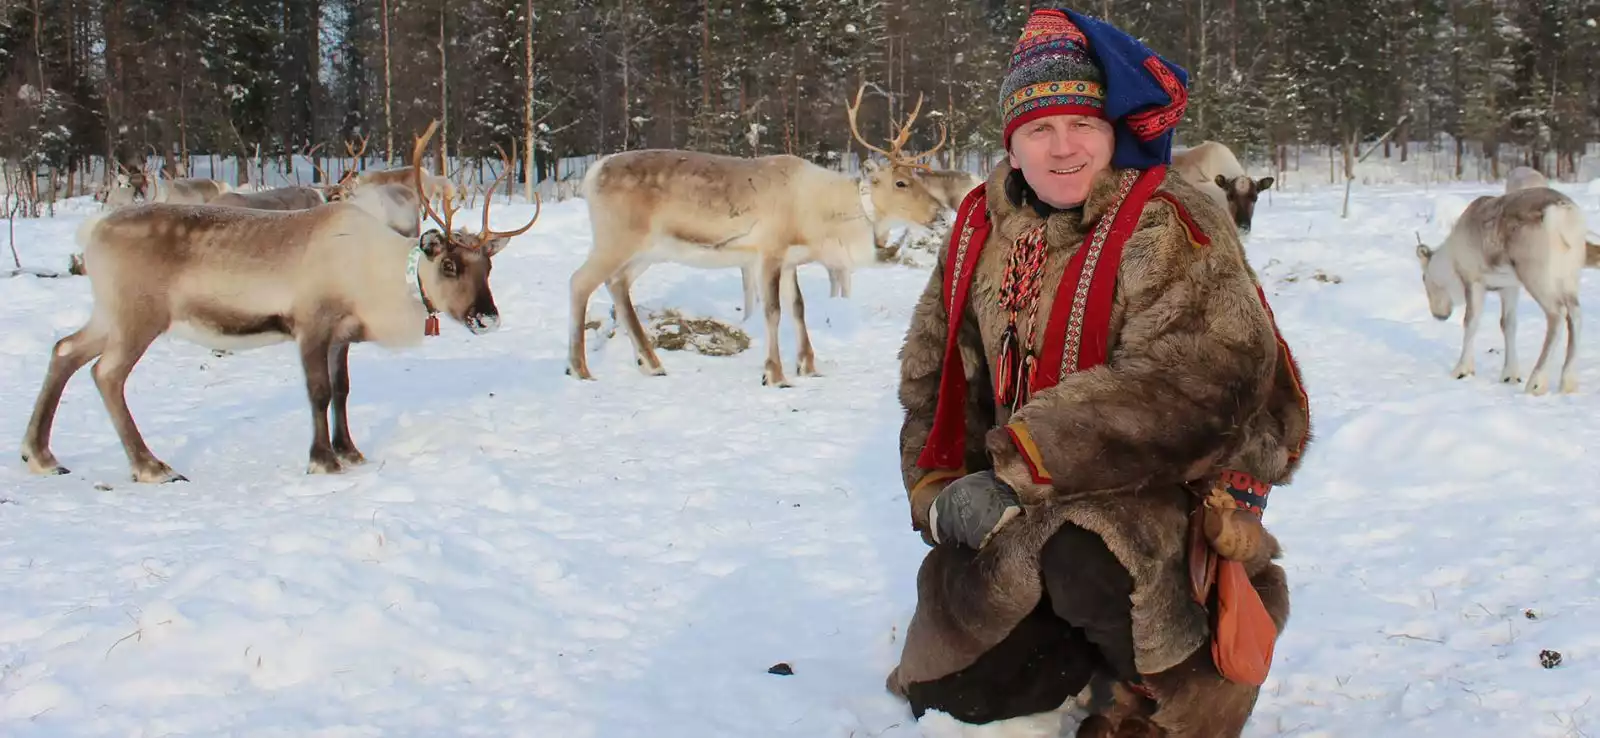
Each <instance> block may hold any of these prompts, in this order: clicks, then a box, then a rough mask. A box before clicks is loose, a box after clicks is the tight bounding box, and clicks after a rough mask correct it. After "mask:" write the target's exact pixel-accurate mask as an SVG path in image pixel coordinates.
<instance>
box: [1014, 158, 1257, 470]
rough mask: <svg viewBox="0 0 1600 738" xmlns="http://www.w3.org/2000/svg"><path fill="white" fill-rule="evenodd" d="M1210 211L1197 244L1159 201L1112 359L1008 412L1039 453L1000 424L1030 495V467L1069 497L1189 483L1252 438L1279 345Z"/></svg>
mask: <svg viewBox="0 0 1600 738" xmlns="http://www.w3.org/2000/svg"><path fill="white" fill-rule="evenodd" d="M1170 188H1171V185H1170V184H1169V185H1167V186H1165V187H1163V189H1164V190H1168V189H1170ZM1182 189H1187V190H1188V191H1187V192H1182V191H1180V192H1177V193H1175V194H1176V195H1178V196H1179V197H1180V198H1181V199H1183V200H1186V201H1192V197H1193V196H1202V195H1199V193H1198V192H1197V191H1194V190H1193V188H1182ZM1189 209H1190V210H1198V209H1199V208H1189ZM1210 215H1211V214H1210V213H1204V214H1201V213H1195V216H1196V217H1197V218H1198V219H1199V222H1200V226H1201V227H1202V229H1204V230H1205V231H1206V232H1207V233H1208V234H1210V236H1211V243H1210V244H1209V245H1196V244H1194V243H1191V241H1190V240H1189V237H1188V232H1187V231H1185V230H1184V228H1183V226H1182V224H1181V221H1180V219H1179V216H1178V214H1177V211H1176V210H1175V209H1174V208H1173V206H1172V205H1171V204H1169V203H1166V202H1163V201H1160V200H1156V199H1152V200H1150V201H1149V203H1147V204H1146V205H1145V209H1144V212H1143V213H1142V214H1141V218H1140V221H1139V226H1138V228H1137V230H1136V231H1135V232H1134V234H1133V235H1132V236H1131V237H1130V238H1129V240H1128V242H1127V244H1126V246H1125V248H1124V252H1123V261H1122V264H1121V268H1120V270H1119V272H1118V289H1117V293H1118V294H1117V297H1116V305H1115V306H1114V307H1113V318H1112V330H1113V336H1114V338H1113V342H1112V346H1111V351H1110V355H1109V357H1108V359H1107V363H1105V364H1103V365H1100V366H1098V367H1095V368H1093V369H1090V370H1088V371H1084V372H1079V373H1074V374H1070V375H1068V376H1066V377H1064V378H1063V379H1062V381H1061V382H1060V383H1059V384H1057V385H1056V386H1054V387H1051V388H1049V389H1048V390H1045V391H1042V392H1040V393H1039V394H1038V395H1036V396H1034V397H1033V398H1032V399H1030V400H1029V401H1028V402H1027V404H1025V405H1024V406H1023V407H1022V408H1021V409H1020V410H1018V411H1017V413H1015V414H1014V415H1013V416H1012V417H1011V418H1010V419H1009V421H1008V425H1009V426H1011V427H1013V431H1018V430H1020V431H1022V434H1023V435H1024V436H1025V437H1031V440H1032V442H1033V443H1032V445H1033V447H1034V449H1031V450H1030V452H1029V454H1028V455H1027V456H1025V455H1024V452H1023V451H1022V450H1020V448H1019V445H1018V444H1017V443H1016V442H1014V441H1013V440H1012V434H1011V433H1008V432H1007V430H1006V429H1005V428H1004V427H1002V428H995V429H993V430H991V431H989V433H988V435H987V439H986V446H987V449H988V451H989V453H990V454H991V455H992V456H993V458H994V466H995V468H996V471H997V473H998V474H999V475H1000V477H1001V478H1002V479H1003V480H1005V481H1006V482H1008V483H1010V484H1012V485H1013V486H1016V487H1018V489H1019V490H1021V491H1023V492H1024V499H1028V501H1030V502H1036V501H1038V500H1037V499H1029V498H1030V497H1034V495H1036V494H1038V493H1039V492H1040V491H1041V490H1040V486H1039V485H1037V484H1035V483H1034V482H1033V475H1032V474H1031V472H1030V471H1029V466H1028V464H1040V465H1042V467H1043V469H1044V470H1045V471H1047V472H1048V473H1049V477H1050V479H1051V484H1050V487H1051V488H1053V490H1050V489H1048V488H1046V490H1045V493H1046V494H1049V493H1053V494H1058V495H1059V494H1062V493H1072V492H1076V491H1089V490H1103V489H1124V488H1134V487H1139V486H1143V485H1147V484H1158V483H1176V482H1182V481H1187V480H1189V479H1193V478H1196V477H1199V476H1201V475H1203V474H1205V473H1207V472H1209V471H1211V469H1212V467H1213V466H1214V465H1216V464H1217V463H1218V462H1219V461H1222V460H1224V459H1226V458H1227V457H1228V456H1230V455H1231V454H1232V453H1234V451H1235V449H1237V447H1238V446H1239V445H1240V443H1241V441H1242V440H1243V439H1242V436H1243V435H1244V434H1245V432H1246V431H1245V430H1244V429H1245V428H1246V426H1247V425H1248V424H1249V423H1250V421H1252V419H1253V418H1254V416H1255V415H1256V413H1257V412H1258V411H1259V410H1260V409H1261V408H1262V406H1263V404H1264V403H1265V401H1266V400H1267V397H1268V395H1269V393H1270V392H1271V389H1272V385H1273V379H1274V376H1275V372H1276V369H1277V366H1276V364H1277V344H1276V339H1275V335H1274V332H1273V328H1272V324H1271V321H1270V318H1269V317H1268V315H1267V312H1266V309H1265V308H1264V307H1263V306H1262V304H1261V302H1260V299H1259V297H1258V296H1257V293H1256V288H1255V282H1254V280H1253V279H1252V277H1251V275H1250V272H1249V270H1248V267H1247V265H1246V263H1245V260H1244V251H1243V248H1242V247H1241V246H1240V244H1239V240H1238V237H1237V236H1236V235H1234V233H1233V232H1232V230H1231V229H1229V228H1225V227H1216V226H1217V225H1219V224H1217V223H1216V221H1215V220H1213V219H1212V218H1211V217H1208V216H1210ZM1030 492H1032V494H1030Z"/></svg>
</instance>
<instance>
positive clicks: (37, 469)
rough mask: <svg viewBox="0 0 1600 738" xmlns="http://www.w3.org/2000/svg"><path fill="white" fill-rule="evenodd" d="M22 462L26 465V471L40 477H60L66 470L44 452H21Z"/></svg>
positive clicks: (50, 455)
mask: <svg viewBox="0 0 1600 738" xmlns="http://www.w3.org/2000/svg"><path fill="white" fill-rule="evenodd" d="M22 462H23V463H25V464H27V465H28V471H29V472H32V473H34V474H38V475H41V476H60V475H62V474H66V473H68V472H67V468H66V467H64V466H62V465H61V463H60V462H58V461H56V457H55V456H54V455H52V454H51V453H50V452H48V451H46V452H44V453H42V454H30V453H28V452H27V451H23V452H22Z"/></svg>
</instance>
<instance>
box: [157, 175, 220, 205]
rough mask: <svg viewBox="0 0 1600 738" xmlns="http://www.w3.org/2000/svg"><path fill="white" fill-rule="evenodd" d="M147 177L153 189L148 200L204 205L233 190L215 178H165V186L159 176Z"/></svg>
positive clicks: (174, 203) (172, 203)
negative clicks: (153, 191) (152, 193)
mask: <svg viewBox="0 0 1600 738" xmlns="http://www.w3.org/2000/svg"><path fill="white" fill-rule="evenodd" d="M147 179H148V181H149V182H150V187H151V189H154V190H155V193H154V195H153V196H152V197H150V198H149V200H148V201H149V202H155V203H166V204H169V205H204V204H206V203H208V202H211V201H212V200H215V199H217V198H218V197H221V196H222V195H224V194H227V193H228V192H231V191H233V188H232V187H230V186H229V185H228V183H227V182H219V181H217V180H215V179H193V178H186V179H172V180H167V182H166V184H165V186H163V185H162V184H161V182H160V178H159V177H148V178H147Z"/></svg>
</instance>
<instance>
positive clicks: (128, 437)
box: [22, 121, 539, 482]
mask: <svg viewBox="0 0 1600 738" xmlns="http://www.w3.org/2000/svg"><path fill="white" fill-rule="evenodd" d="M437 127H438V121H434V124H433V125H431V126H429V127H428V130H427V132H426V133H425V134H424V135H423V136H422V137H421V138H420V139H418V140H417V142H416V146H415V148H414V149H413V152H412V158H413V159H420V158H421V156H422V152H423V150H424V148H426V146H427V142H428V139H430V138H432V136H433V132H434V130H435V129H436V128H437ZM416 186H417V187H418V188H419V189H420V188H421V187H422V182H421V181H418V182H416ZM445 212H446V217H445V218H443V219H442V220H441V219H440V218H439V217H438V215H437V214H436V213H434V211H433V209H432V207H431V206H430V207H429V208H428V215H429V217H430V218H433V219H434V220H435V221H436V222H438V223H439V224H440V225H441V226H442V227H443V229H444V230H443V231H442V232H441V231H439V230H430V231H428V233H427V234H426V235H424V236H422V238H421V240H420V241H419V240H417V239H413V238H406V237H404V236H401V235H399V234H397V233H395V232H394V231H392V230H390V229H389V228H388V227H387V226H386V225H385V224H384V223H383V222H381V221H380V220H378V219H376V218H374V217H372V216H371V215H369V214H368V213H367V212H366V211H365V210H362V209H361V208H359V207H357V206H355V205H349V204H344V203H330V204H328V205H325V206H320V207H317V208H313V209H310V210H291V211H278V212H275V211H263V210H247V209H244V208H231V207H216V206H210V205H162V204H151V205H142V206H137V207H132V208H124V209H120V210H115V211H112V212H111V213H110V214H108V215H100V216H96V217H94V218H91V219H90V220H88V221H86V222H85V223H84V224H83V226H81V227H80V228H79V230H78V240H79V242H80V243H81V244H83V246H84V257H85V259H86V260H87V262H88V266H89V279H90V282H91V284H92V287H91V289H92V292H93V294H94V307H93V309H92V311H91V313H90V317H89V322H88V324H87V325H85V326H84V327H83V328H81V329H79V330H78V331H77V332H76V333H73V334H72V335H70V336H67V337H66V338H63V339H61V340H60V341H58V342H57V343H56V345H55V349H54V350H53V351H52V352H51V354H50V367H49V369H48V370H47V371H46V373H45V377H44V383H43V385H42V386H41V387H40V390H39V396H38V399H37V401H36V402H35V404H34V408H33V416H32V418H31V419H30V420H29V421H28V428H27V431H26V434H25V436H24V438H23V441H22V459H23V461H25V462H27V464H28V468H29V469H30V470H31V471H33V472H35V473H39V474H52V473H54V474H62V473H65V472H66V470H65V469H64V468H62V466H61V464H60V463H59V462H57V460H56V457H55V455H54V454H53V453H51V451H50V428H51V425H52V423H53V421H54V419H55V413H56V407H57V405H59V403H60V401H61V393H62V390H63V389H64V388H65V387H66V385H67V381H68V380H69V379H70V378H71V377H72V375H73V374H74V373H76V372H77V371H78V370H79V369H81V368H82V367H83V366H84V364H87V363H88V362H89V361H90V360H92V359H94V358H95V357H99V361H97V362H96V363H95V366H94V370H93V373H94V381H95V385H96V386H97V387H98V388H99V390H100V396H101V399H102V400H104V402H105V405H106V410H107V411H108V412H109V413H110V415H111V421H112V425H113V426H114V427H115V428H116V431H117V435H118V437H119V438H120V439H121V441H122V447H123V450H124V451H125V452H126V453H127V456H128V461H129V464H130V466H131V467H132V469H133V477H134V479H135V480H137V481H140V482H166V481H175V480H180V479H183V477H182V476H181V475H179V474H177V473H175V472H174V471H173V470H172V468H171V467H169V466H167V464H166V463H164V462H162V461H161V460H160V459H158V458H156V456H155V455H154V454H152V453H151V452H150V449H149V447H147V446H146V445H145V442H144V438H143V437H142V436H141V434H140V433H139V429H138V427H137V426H135V425H134V421H133V416H132V414H131V413H129V411H128V403H127V400H126V399H125V397H124V395H123V388H124V386H125V385H126V382H127V379H128V373H129V372H130V371H132V369H133V366H134V364H136V363H137V362H138V361H139V359H140V357H142V356H143V355H144V353H145V349H146V348H147V347H149V345H150V344H151V342H153V341H154V340H155V339H156V338H157V337H159V336H161V335H163V334H166V333H172V334H175V335H180V336H183V337H186V338H188V339H190V340H192V341H194V342H196V343H199V344H201V345H203V346H208V347H211V348H224V349H227V348H251V347H259V346H265V345H270V344H274V343H279V342H283V341H294V342H295V343H296V344H298V346H299V349H300V358H301V364H302V366H303V367H304V371H305V380H306V390H307V393H308V395H309V398H310V402H311V416H312V440H311V451H310V464H309V467H308V471H309V472H311V473H332V472H338V471H340V470H342V469H343V467H344V466H346V465H351V464H359V463H361V462H363V461H364V460H365V459H364V458H363V456H362V455H361V452H360V451H359V450H357V448H356V445H355V442H354V441H353V440H352V439H351V436H350V428H349V425H348V422H347V416H346V407H347V405H346V404H347V400H348V398H349V394H350V369H349V363H348V359H349V352H350V344H352V343H358V342H364V341H371V342H376V343H378V344H379V345H382V346H385V347H388V348H400V347H405V346H414V345H416V344H417V343H418V342H419V341H420V340H421V339H422V337H423V335H424V322H425V320H428V319H431V318H432V317H433V315H434V313H436V312H442V313H444V314H446V315H448V316H450V317H451V318H453V319H455V320H456V321H458V322H460V323H461V324H463V325H465V326H466V327H467V329H468V330H470V331H471V332H473V333H474V334H478V333H485V332H488V331H491V330H493V329H495V328H496V327H497V326H498V325H499V322H500V314H499V310H498V309H497V308H496V307H495V303H494V297H493V295H492V293H491V292H490V290H489V271H490V268H491V263H490V261H491V259H492V258H493V257H494V255H495V254H496V253H498V252H499V251H500V250H501V249H503V248H505V246H506V244H507V243H508V242H509V240H510V239H511V237H513V236H515V235H517V234H520V233H523V232H525V231H527V230H528V228H530V227H532V226H533V221H529V223H528V224H527V225H525V226H523V227H522V228H519V229H517V230H515V231H510V232H505V233H500V232H494V231H490V230H488V228H487V225H488V218H489V214H488V208H487V206H486V207H485V212H484V225H485V228H484V229H483V230H482V231H480V232H479V233H477V234H471V233H467V232H466V231H456V230H452V229H451V227H450V217H449V216H450V214H451V213H453V210H451V209H450V207H449V206H448V205H447V206H446V208H445ZM538 217H539V216H538V213H537V212H535V214H534V220H537V219H538ZM330 404H331V406H332V411H333V429H332V432H331V437H330V430H329V422H328V411H329V407H330Z"/></svg>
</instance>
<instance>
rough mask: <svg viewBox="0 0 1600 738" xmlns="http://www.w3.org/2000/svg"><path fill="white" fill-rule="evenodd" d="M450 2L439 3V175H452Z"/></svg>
mask: <svg viewBox="0 0 1600 738" xmlns="http://www.w3.org/2000/svg"><path fill="white" fill-rule="evenodd" d="M449 7H450V4H449V3H445V2H441V3H439V176H441V177H448V176H450V165H449V161H450V74H449V55H448V54H447V53H446V51H445V35H444V30H445V29H444V18H445V10H446V9H447V8H449Z"/></svg>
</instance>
